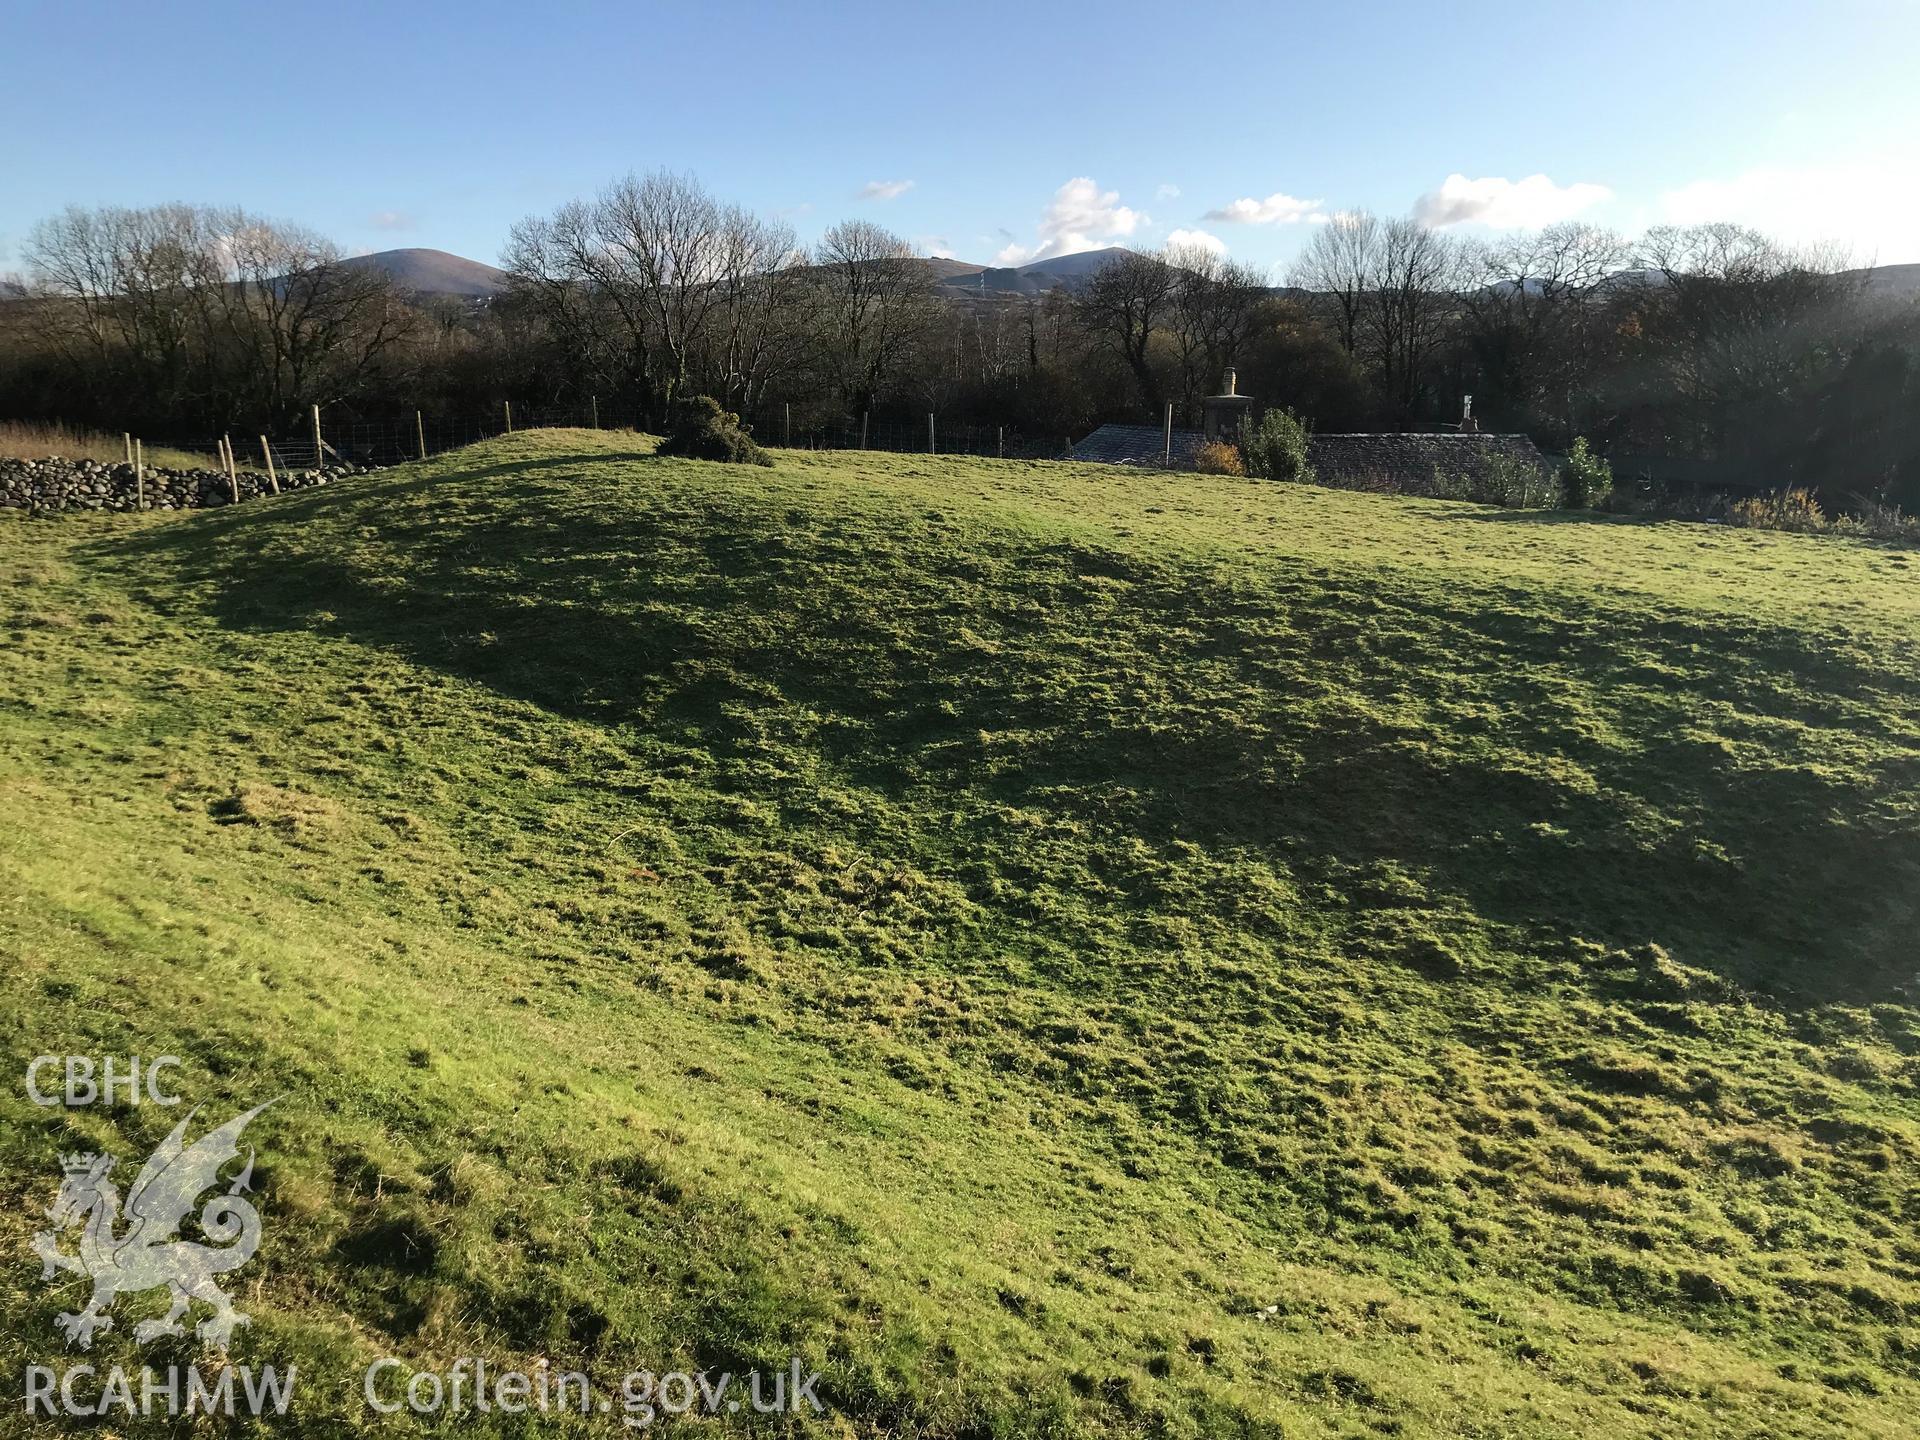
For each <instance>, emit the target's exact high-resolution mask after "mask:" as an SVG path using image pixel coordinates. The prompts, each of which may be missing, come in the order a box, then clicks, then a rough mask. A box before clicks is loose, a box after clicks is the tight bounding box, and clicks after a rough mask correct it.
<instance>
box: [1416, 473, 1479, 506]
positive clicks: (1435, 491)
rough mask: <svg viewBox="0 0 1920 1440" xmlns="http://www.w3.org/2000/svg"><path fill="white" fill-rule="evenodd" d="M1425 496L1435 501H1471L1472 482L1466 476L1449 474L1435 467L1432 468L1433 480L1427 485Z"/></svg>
mask: <svg viewBox="0 0 1920 1440" xmlns="http://www.w3.org/2000/svg"><path fill="white" fill-rule="evenodd" d="M1427 494H1429V495H1431V496H1432V497H1433V498H1434V499H1435V500H1471V499H1473V481H1472V479H1471V478H1470V477H1468V476H1466V475H1461V474H1458V473H1449V472H1448V471H1445V470H1442V469H1441V468H1440V467H1439V466H1438V465H1436V466H1434V467H1433V479H1432V480H1431V481H1429V482H1428V484H1427Z"/></svg>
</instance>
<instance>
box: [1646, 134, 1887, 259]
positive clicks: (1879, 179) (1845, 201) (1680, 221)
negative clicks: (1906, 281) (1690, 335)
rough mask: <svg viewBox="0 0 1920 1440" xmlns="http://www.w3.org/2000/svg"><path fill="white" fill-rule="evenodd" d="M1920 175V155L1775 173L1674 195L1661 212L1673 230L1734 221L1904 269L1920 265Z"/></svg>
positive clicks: (1754, 173)
mask: <svg viewBox="0 0 1920 1440" xmlns="http://www.w3.org/2000/svg"><path fill="white" fill-rule="evenodd" d="M1917 170H1920V154H1915V155H1911V156H1906V157H1886V159H1885V160H1883V161H1882V162H1880V163H1872V162H1852V163H1848V164H1842V165H1835V166H1828V167H1823V168H1819V169H1786V168H1777V167H1767V168H1762V169H1757V170H1748V171H1746V172H1744V173H1743V174H1739V175H1735V176H1732V177H1730V178H1728V179H1724V180H1720V179H1714V180H1695V181H1694V182H1693V183H1692V184H1690V185H1683V186H1681V187H1680V188H1679V189H1677V190H1669V191H1668V192H1666V194H1664V195H1662V196H1661V197H1660V201H1659V204H1658V207H1657V210H1658V216H1659V218H1660V219H1661V220H1663V221H1665V222H1667V223H1668V224H1673V225H1699V224H1705V223H1708V222H1711V221H1715V220H1731V221H1733V222H1735V223H1736V224H1741V225H1751V226H1752V227H1753V228H1754V229H1756V230H1764V231H1765V232H1766V233H1767V234H1769V235H1772V236H1774V237H1776V238H1778V239H1781V240H1785V241H1787V242H1788V243H1790V244H1798V245H1805V244H1813V243H1817V242H1820V241H1833V242H1837V243H1838V244H1840V245H1843V246H1845V247H1847V248H1848V249H1850V250H1851V251H1852V252H1853V254H1854V258H1855V260H1856V262H1857V263H1860V264H1867V263H1868V262H1870V261H1874V260H1878V261H1879V262H1880V263H1882V264H1903V263H1906V262H1909V261H1915V260H1920V190H1916V188H1915V187H1914V186H1913V184H1912V183H1911V177H1912V176H1913V175H1914V174H1915V173H1916V171H1917Z"/></svg>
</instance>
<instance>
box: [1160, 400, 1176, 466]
mask: <svg viewBox="0 0 1920 1440" xmlns="http://www.w3.org/2000/svg"><path fill="white" fill-rule="evenodd" d="M1160 463H1161V464H1162V465H1163V466H1165V467H1166V468H1167V469H1169V470H1171V469H1172V468H1173V402H1172V401H1171V400H1169V401H1168V402H1167V428H1166V433H1165V434H1164V435H1163V436H1162V439H1161V456H1160Z"/></svg>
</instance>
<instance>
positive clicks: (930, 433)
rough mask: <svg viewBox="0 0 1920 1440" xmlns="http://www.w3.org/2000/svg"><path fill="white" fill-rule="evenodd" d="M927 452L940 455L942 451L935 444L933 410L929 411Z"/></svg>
mask: <svg viewBox="0 0 1920 1440" xmlns="http://www.w3.org/2000/svg"><path fill="white" fill-rule="evenodd" d="M927 453H928V454H929V455H938V454H939V453H940V451H939V449H938V448H937V447H936V446H935V444H934V439H933V412H932V411H931V410H929V411H928V412H927Z"/></svg>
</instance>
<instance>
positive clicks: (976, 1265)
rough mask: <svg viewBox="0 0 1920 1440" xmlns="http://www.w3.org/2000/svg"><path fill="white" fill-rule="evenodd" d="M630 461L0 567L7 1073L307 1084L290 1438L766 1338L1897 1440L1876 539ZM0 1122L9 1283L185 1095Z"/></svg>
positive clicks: (1899, 983)
mask: <svg viewBox="0 0 1920 1440" xmlns="http://www.w3.org/2000/svg"><path fill="white" fill-rule="evenodd" d="M650 449H651V444H650V442H645V441H641V440H637V439H636V437H633V436H617V435H605V434H602V435H595V434H592V433H590V432H564V431H555V432H537V433H528V434H522V435H517V436H514V437H510V438H506V439H502V440H499V441H495V442H490V443H488V444H486V445H483V446H478V447H475V448H474V449H472V450H469V451H464V452H460V453H459V454H457V455H451V456H446V457H442V458H440V459H437V460H435V461H432V462H430V463H428V464H425V465H420V466H409V467H405V468H403V469H401V470H398V471H394V472H390V473H389V474H386V475H382V476H379V477H371V478H368V479H364V480H357V481H353V482H349V483H348V484H345V485H342V486H337V487H331V488H329V489H327V490H325V491H315V492H305V493H301V494H297V495H288V496H284V497H280V498H277V499H269V500H263V501H260V502H258V503H255V504H250V505H247V506H242V507H237V508H234V509H232V510H219V511H213V512H207V513H202V514H189V515H162V516H110V517H101V516H70V517H61V518H57V519H51V520H49V519H40V520H28V519H24V518H21V519H16V520H11V521H9V522H7V523H4V524H0V584H3V585H4V588H0V635H5V636H6V638H7V642H8V643H7V647H6V650H5V652H4V655H0V678H3V679H4V683H3V684H0V811H3V812H4V815H5V818H6V821H7V824H6V826H5V829H4V835H3V836H0V971H3V972H4V973H5V974H7V976H8V977H9V979H8V985H7V988H6V990H5V1002H4V1005H3V1006H0V1034H4V1036H5V1048H4V1052H0V1067H5V1068H9V1069H10V1070H11V1071H12V1073H14V1074H16V1075H18V1074H20V1073H21V1071H22V1070H23V1068H24V1065H25V1063H26V1059H27V1058H28V1057H31V1056H33V1055H36V1054H42V1053H67V1052H69V1051H72V1052H76V1053H91V1054H104V1053H114V1054H125V1053H129V1052H137V1053H140V1054H143V1055H145V1054H154V1053H160V1052H162V1051H165V1052H170V1053H175V1054H179V1055H181V1056H182V1057H183V1059H184V1060H185V1064H184V1066H183V1068H182V1071H181V1072H180V1076H181V1078H180V1081H179V1084H180V1087H181V1088H182V1089H183V1090H184V1091H185V1092H186V1093H187V1095H188V1098H189V1099H190V1100H192V1101H193V1102H195V1103H202V1104H205V1105H206V1106H207V1107H208V1110H207V1114H208V1116H209V1117H210V1118H211V1117H218V1116H222V1115H224V1114H225V1113H228V1112H231V1111H234V1110H237V1109H239V1108H244V1106H245V1105H247V1104H251V1103H255V1102H256V1101H257V1100H258V1099H261V1098H265V1096H267V1095H269V1094H276V1093H281V1092H285V1093H286V1094H287V1095H288V1099H287V1100H286V1101H285V1102H283V1103H282V1106H281V1107H279V1108H278V1109H277V1110H276V1111H275V1112H270V1113H271V1114H272V1117H273V1118H272V1122H271V1124H267V1125H263V1126H262V1128H261V1130H260V1134H259V1143H260V1144H261V1146H262V1154H261V1160H260V1169H259V1172H258V1173H259V1174H260V1176H261V1177H262V1193H263V1200H262V1204H263V1208H264V1211H265V1213H266V1215H267V1223H268V1232H267V1233H268V1241H267V1244H266V1245H265V1247H264V1248H263V1249H262V1251H261V1254H260V1256H259V1257H258V1259H257V1260H256V1261H255V1262H254V1267H252V1268H250V1269H249V1271H248V1272H246V1273H247V1275H248V1277H249V1279H248V1284H247V1289H248V1298H247V1300H246V1301H245V1302H244V1303H243V1308H248V1309H251V1310H252V1311H253V1313H254V1316H255V1324H254V1327H253V1328H252V1329H251V1330H249V1331H247V1332H245V1333H244V1337H243V1339H242V1341H241V1342H240V1346H239V1353H240V1354H241V1356H242V1357H243V1358H247V1359H250V1360H252V1361H253V1362H254V1363H264V1362H267V1361H272V1360H276V1359H278V1360H280V1361H281V1362H283V1363H284V1362H285V1361H287V1360H289V1359H291V1360H295V1361H297V1362H298V1363H299V1364H300V1365H301V1367H302V1371H303V1374H304V1375H305V1376H306V1377H307V1379H306V1381H305V1382H304V1384H303V1395H302V1404H303V1406H304V1407H305V1409H306V1418H307V1420H308V1423H309V1425H310V1427H311V1428H312V1429H314V1430H316V1431H318V1430H321V1429H323V1428H325V1427H328V1426H334V1427H345V1428H348V1429H354V1428H359V1427H363V1426H364V1427H366V1428H368V1429H373V1428H379V1429H381V1430H382V1431H383V1432H386V1431H388V1430H390V1429H391V1428H396V1427H394V1425H393V1422H387V1421H381V1422H380V1424H379V1425H378V1427H375V1425H374V1424H373V1422H374V1420H375V1418H376V1417H373V1416H370V1415H368V1414H367V1413H366V1412H365V1410H364V1407H363V1406H362V1405H361V1403H360V1399H359V1390H358V1377H359V1373H360V1369H361V1368H362V1367H364V1366H365V1365H366V1364H367V1363H368V1362H369V1361H370V1360H371V1359H372V1358H374V1357H375V1356H377V1355H380V1354H384V1353H394V1354H398V1355H402V1356H405V1357H407V1358H408V1359H409V1360H411V1361H413V1362H415V1363H418V1364H421V1365H423V1366H435V1367H441V1366H444V1365H445V1364H447V1363H448V1362H449V1361H450V1360H451V1359H452V1358H454V1357H456V1356H459V1355H470V1354H476V1353H483V1354H486V1355H488V1356H490V1357H492V1358H493V1359H494V1360H496V1361H497V1362H499V1363H502V1364H518V1365H521V1366H522V1367H526V1366H530V1365H531V1364H532V1363H533V1362H534V1360H535V1359H536V1358H538V1357H542V1356H545V1357H550V1358H551V1359H552V1360H553V1361H554V1363H555V1364H563V1365H567V1366H579V1367H580V1368H583V1369H586V1370H588V1371H590V1372H591V1373H593V1374H595V1375H596V1376H597V1377H599V1378H602V1379H603V1380H604V1379H606V1378H608V1377H610V1376H614V1375H617V1374H618V1373H620V1372H622V1371H624V1370H626V1369H629V1368H646V1369H653V1370H659V1369H663V1368H672V1367H674V1366H682V1365H686V1366H691V1365H711V1366H714V1367H716V1368H731V1369H735V1370H744V1369H747V1368H750V1367H752V1366H754V1365H760V1366H762V1367H766V1368H777V1367H781V1366H784V1364H785V1362H786V1358H787V1356H788V1355H789V1354H795V1353H797V1354H800V1355H802V1356H803V1357H805V1359H806V1361H807V1363H808V1364H809V1366H811V1367H814V1368H819V1369H821V1370H822V1371H824V1372H825V1373H826V1374H827V1375H828V1377H829V1382H828V1385H827V1386H826V1387H824V1388H823V1391H822V1394H823V1396H824V1397H826V1398H829V1400H830V1404H831V1407H832V1410H833V1415H832V1416H831V1417H830V1419H829V1422H828V1423H826V1424H824V1425H823V1426H821V1427H820V1428H821V1429H822V1432H823V1433H835V1427H836V1426H837V1427H843V1428H844V1429H848V1430H851V1431H852V1432H853V1433H858V1434H865V1435H875V1436H878V1435H902V1434H926V1435H952V1436H959V1435H976V1434H990V1433H991V1434H1008V1435H1019V1434H1049V1433H1050V1434H1059V1435H1080V1434H1116V1435H1120V1434H1166V1435H1213V1434H1235V1435H1257V1436H1278V1435H1285V1436H1289V1437H1292V1436H1302V1435H1362V1434H1400V1435H1434V1436H1439V1435H1461V1434H1482V1435H1503V1436H1504V1435H1535V1436H1542V1437H1546V1436H1554V1437H1558V1436H1565V1435H1586V1434H1608V1435H1619V1436H1639V1435H1645V1436H1652V1435H1673V1434H1686V1435H1689V1436H1713V1435H1727V1436H1732V1435H1746V1436H1751V1435H1775V1434H1809V1435H1833V1436H1841V1435H1884V1436H1895V1435H1903V1434H1907V1433H1910V1427H1911V1416H1912V1414H1913V1409H1914V1404H1915V1401H1916V1398H1917V1392H1920V1386H1917V1385H1916V1383H1915V1376H1916V1365H1917V1364H1920V1348H1917V1347H1920V1342H1916V1341H1915V1339H1914V1331H1913V1329H1912V1318H1913V1316H1914V1315H1915V1314H1916V1313H1920V1311H1916V1309H1915V1307H1916V1306H1920V1283H1916V1274H1920V1248H1917V1247H1916V1243H1915V1241H1914V1239H1913V1237H1912V1222H1913V1218H1914V1216H1913V1211H1912V1207H1913V1203H1914V1202H1913V1199H1912V1197H1913V1195H1914V1194H1915V1193H1920V1188H1917V1186H1916V1181H1917V1180H1920V1165H1917V1164H1916V1155H1917V1154H1920V1151H1917V1150H1916V1141H1917V1139H1920V1106H1916V1102H1915V1099H1914V1096H1915V1089H1914V1086H1915V1081H1916V1078H1917V1077H1920V1067H1916V1062H1915V1058H1914V1057H1915V1055H1916V1053H1920V1033H1917V1032H1916V1029H1915V1014H1914V1010H1913V1008H1912V996H1911V993H1910V990H1909V988H1908V987H1910V986H1911V985H1912V984H1913V983H1914V981H1915V977H1914V976H1913V974H1912V971H1913V969H1914V965H1913V949H1912V936H1913V934H1914V933H1915V930H1916V915H1915V900H1914V897H1915V895H1916V894H1920V863H1917V860H1916V856H1917V855H1920V846H1917V845H1916V827H1917V825H1920V816H1917V813H1916V812H1917V808H1920V799H1916V796H1920V654H1916V647H1915V646H1914V645H1913V643H1912V641H1913V636H1914V634H1915V629H1916V616H1917V612H1920V599H1917V598H1916V584H1915V576H1914V572H1913V569H1912V568H1911V566H1912V565H1913V563H1914V558H1913V557H1912V556H1910V555H1908V554H1903V553H1901V552H1897V551H1891V550H1882V549H1877V548H1872V547H1867V546H1862V545H1859V544H1855V543H1852V542H1831V541H1821V540H1808V539H1802V538H1797V537H1792V536H1782V535H1772V534H1754V533H1747V532H1729V531H1721V530H1716V529H1714V528H1711V527H1703V526H1692V525H1680V524H1660V525H1649V524H1640V523H1632V522H1619V521H1583V520H1570V519H1565V518H1562V517H1554V516H1546V515H1536V514H1516V513H1513V512H1499V511H1489V510H1484V509H1481V508H1480V507H1474V506H1467V505H1449V504H1445V503H1440V502H1421V501H1407V500H1397V499H1391V498H1382V497H1370V496H1360V495H1351V494H1344V493H1340V492H1332V491H1325V490H1317V489H1290V488H1281V487H1274V486H1270V485H1263V484H1260V483H1258V482H1249V481H1244V480H1231V479H1227V478H1224V477H1214V478H1206V477H1179V478H1171V477H1166V476H1159V475H1138V474H1129V473H1125V472H1119V471H1113V470H1105V469H1099V468H1096V467H1088V466H1072V465H1059V464H1025V463H1015V462H1005V463H1001V462H992V461H966V460H957V459H941V458H937V457H911V456H876V455H868V456H860V455H804V456H803V455H793V454H782V455H779V456H777V457H776V458H777V465H776V468H774V469H772V470H759V469H742V468H734V467H727V466H716V465H706V464H701V463H698V462H686V461H671V460H663V459H659V458H657V457H653V456H652V455H650V454H648V453H647V452H648V451H649V450H650ZM0 1116H4V1118H5V1121H6V1124H5V1125H4V1127H0V1162H4V1163H0V1176H4V1177H5V1184H6V1185H7V1187H8V1190H7V1200H8V1203H7V1204H6V1205H5V1206H4V1207H0V1214H3V1215H4V1218H0V1248H6V1249H8V1250H10V1251H11V1252H12V1253H14V1254H16V1255H18V1256H23V1257H24V1256H25V1255H26V1254H27V1251H26V1242H27V1237H28V1235H29V1234H30V1232H31V1231H32V1230H33V1229H35V1228H37V1227H38V1226H39V1225H40V1224H41V1223H43V1222H42V1221H41V1220H40V1219H39V1214H40V1208H41V1207H42V1206H44V1204H45V1202H46V1199H47V1197H48V1196H49V1195H50V1193H51V1186H52V1183H53V1181H54V1180H55V1179H57V1172H56V1167H55V1164H54V1160H53V1156H54V1154H55V1152H56V1151H59V1150H73V1149H80V1148H96V1147H112V1148H114V1149H116V1151H117V1152H118V1153H121V1154H122V1155H123V1156H124V1157H125V1160H124V1166H125V1168H126V1171H128V1172H130V1171H131V1169H132V1168H133V1167H135V1166H137V1164H138V1161H139V1159H140V1158H142V1157H143V1156H144V1154H145V1153H146V1151H147V1150H148V1149H150V1148H151V1146H152V1145H153V1144H154V1143H156V1142H157V1141H158V1139H159V1138H160V1137H161V1135H162V1134H164V1132H165V1130H166V1129H167V1128H168V1127H169V1126H170V1125H171V1124H172V1123H173V1121H174V1120H175V1119H176V1118H177V1116H176V1115H174V1114H172V1113H167V1112H159V1111H153V1110H141V1111H128V1110H120V1111H116V1112H110V1113H108V1112H100V1111H95V1110H88V1111H73V1112H69V1113H67V1114H61V1113H59V1112H50V1111H42V1110H37V1109H35V1108H33V1107H31V1106H30V1105H28V1104H27V1103H26V1101H25V1099H24V1098H23V1096H22V1095H21V1093H20V1091H19V1089H18V1087H17V1086H13V1087H8V1088H6V1089H5V1090H3V1091H0ZM125 1178H126V1175H125V1174H124V1173H123V1175H122V1179H123V1180H124V1179H125ZM37 1275H38V1271H37V1268H35V1267H34V1266H33V1265H32V1264H31V1263H30V1262H27V1261H25V1260H23V1261H22V1263H19V1264H17V1265H14V1266H12V1267H9V1268H8V1269H6V1270H5V1272H4V1273H3V1274H0V1313H4V1315H5V1317H6V1322H5V1325H4V1336H5V1338H4V1342H0V1351H4V1355H3V1357H0V1358H4V1362H5V1368H6V1369H8V1370H10V1371H11V1372H13V1373H15V1374H18V1373H19V1372H20V1369H21V1366H22V1365H23V1364H24V1363H26V1362H27V1361H28V1360H29V1359H32V1360H44V1359H46V1358H48V1357H49V1355H51V1354H53V1353H54V1352H53V1351H52V1345H53V1342H54V1341H55V1340H56V1339H57V1336H55V1335H54V1332H53V1330H52V1316H53V1314H54V1312H55V1311H56V1310H59V1309H70V1308H73V1306H74V1304H75V1302H76V1300H77V1294H76V1292H75V1291H74V1290H73V1289H72V1288H69V1289H68V1290H66V1291H57V1290H54V1289H52V1288H47V1287H42V1286H40V1285H39V1284H38V1281H37ZM157 1305H158V1297H154V1298H153V1299H152V1300H151V1301H149V1302H148V1304H147V1305H146V1306H145V1308H142V1307H141V1306H140V1305H138V1304H136V1303H134V1302H122V1306H121V1315H122V1318H121V1322H120V1326H119V1328H118V1329H116V1330H115V1331H114V1332H112V1333H111V1334H110V1335H108V1336H106V1337H104V1338H103V1341H102V1345H101V1348H100V1349H99V1350H98V1351H97V1352H96V1353H95V1354H94V1355H92V1356H90V1357H88V1358H90V1359H92V1360H94V1361H95V1362H96V1363H108V1362H110V1361H112V1360H115V1359H118V1360H121V1361H123V1362H125V1363H131V1361H132V1359H133V1356H134V1353H135V1352H134V1351H133V1349H132V1346H131V1342H130V1340H129V1338H128V1336H129V1333H130V1330H131V1326H132V1321H133V1320H134V1319H135V1318H138V1316H139V1315H141V1314H145V1313H148V1312H149V1311H151V1310H153V1309H155V1308H157ZM164 1349H165V1347H164V1346H162V1347H153V1348H150V1350H149V1351H148V1352H147V1353H148V1356H149V1358H152V1357H153V1356H154V1355H155V1354H156V1353H158V1352H161V1351H164ZM189 1353H191V1352H190V1351H185V1350H182V1351H179V1352H178V1354H179V1355H180V1356H182V1357H184V1356H185V1355H187V1354H189ZM162 1358H165V1357H164V1356H162ZM487 1423H495V1424H497V1423H498V1417H494V1421H493V1422H487ZM136 1428H137V1427H136ZM158 1428H159V1427H156V1431H157V1430H158ZM397 1428H401V1429H403V1430H404V1428H405V1427H404V1426H399V1427H397ZM475 1428H480V1429H482V1430H484V1429H485V1428H486V1424H485V1423H482V1424H478V1425H477V1426H476V1427H475ZM502 1428H504V1427H502ZM582 1428H583V1429H590V1430H591V1431H592V1432H593V1433H605V1431H606V1422H605V1421H602V1420H599V1419H597V1418H596V1419H595V1420H594V1422H593V1423H592V1425H590V1426H586V1427H582ZM549 1429H550V1430H551V1433H565V1432H566V1427H565V1426H564V1425H561V1424H558V1423H556V1422H551V1421H550V1422H547V1425H546V1426H543V1429H542V1433H547V1432H548V1430H549Z"/></svg>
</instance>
